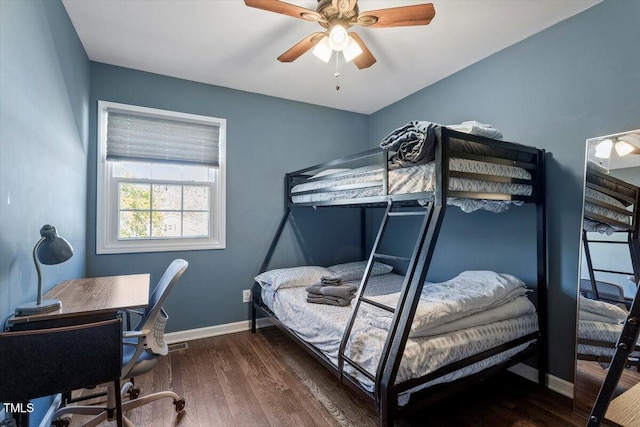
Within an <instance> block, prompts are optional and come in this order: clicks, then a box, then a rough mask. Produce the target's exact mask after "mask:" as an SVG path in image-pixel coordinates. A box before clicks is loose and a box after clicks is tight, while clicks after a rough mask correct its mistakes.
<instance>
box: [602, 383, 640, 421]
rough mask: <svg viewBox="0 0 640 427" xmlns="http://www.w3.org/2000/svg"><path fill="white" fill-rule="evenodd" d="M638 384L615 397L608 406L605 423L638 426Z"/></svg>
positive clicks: (639, 416)
mask: <svg viewBox="0 0 640 427" xmlns="http://www.w3.org/2000/svg"><path fill="white" fill-rule="evenodd" d="M638 405H640V383H638V384H636V385H635V386H633V387H631V388H630V389H629V390H627V391H625V392H624V393H622V394H621V395H620V396H618V397H616V398H615V399H613V400H612V401H611V403H610V404H609V409H607V414H606V415H605V417H604V418H605V421H606V422H610V423H613V425H616V426H623V427H637V426H640V411H638Z"/></svg>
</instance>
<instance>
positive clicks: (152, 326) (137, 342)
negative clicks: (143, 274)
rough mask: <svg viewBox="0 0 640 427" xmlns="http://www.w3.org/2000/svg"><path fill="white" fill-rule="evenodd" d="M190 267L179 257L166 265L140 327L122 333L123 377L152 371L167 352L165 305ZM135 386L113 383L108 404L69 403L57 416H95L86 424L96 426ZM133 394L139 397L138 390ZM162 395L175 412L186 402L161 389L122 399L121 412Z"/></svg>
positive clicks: (108, 396)
mask: <svg viewBox="0 0 640 427" xmlns="http://www.w3.org/2000/svg"><path fill="white" fill-rule="evenodd" d="M188 266H189V263H188V262H187V261H185V260H182V259H176V260H174V261H173V262H172V263H171V264H170V265H169V267H167V269H166V271H165V272H164V274H163V275H162V277H161V278H160V280H159V281H158V284H157V285H156V287H155V289H154V291H153V293H152V294H151V296H150V297H149V304H148V305H147V308H146V309H145V310H144V311H143V312H142V313H140V314H141V319H140V321H139V322H138V324H137V326H136V327H135V328H134V329H133V330H131V331H125V332H124V333H123V357H122V371H121V375H120V378H131V377H135V376H139V375H142V374H144V373H146V372H149V371H151V370H152V369H153V368H155V367H156V365H157V364H158V362H159V361H160V358H161V357H162V356H165V355H166V354H167V353H168V347H167V344H166V342H165V341H164V328H165V326H166V324H167V320H168V318H169V316H168V315H167V313H166V311H164V309H163V308H162V306H163V304H164V303H165V301H166V300H167V298H168V297H169V293H170V292H171V290H172V289H173V287H174V286H175V285H176V283H177V282H178V279H180V277H181V276H182V274H183V273H184V271H185V270H186V269H187V267H188ZM132 386H133V385H132V383H130V382H127V383H126V384H125V385H124V386H123V387H122V389H119V388H115V389H114V388H113V386H112V385H111V384H110V385H109V387H108V389H107V402H108V404H107V406H102V407H100V406H92V405H90V406H77V405H73V406H67V407H64V408H61V409H59V410H58V411H56V413H55V414H54V419H55V418H58V417H62V416H64V415H66V414H84V415H95V418H93V419H91V420H90V421H88V422H87V423H85V424H83V426H86V427H90V426H95V425H97V424H99V423H100V422H102V421H104V420H106V419H107V417H108V411H109V402H112V401H114V397H113V396H115V395H119V396H124V395H125V394H126V393H128V392H129V391H130V390H131V388H132ZM131 395H132V396H137V393H135V394H131ZM163 398H171V399H172V400H173V404H174V406H175V409H176V412H180V411H182V410H183V409H184V406H185V401H184V399H183V398H180V396H178V395H177V394H176V393H174V392H173V391H161V392H157V393H153V394H150V395H147V396H142V397H138V398H135V399H132V400H129V401H126V402H123V403H122V411H123V412H126V411H128V410H130V409H133V408H137V407H139V406H142V405H146V404H147V403H150V402H153V401H155V400H158V399H163ZM123 422H124V423H125V424H126V425H128V426H133V423H131V421H130V420H129V419H127V417H125V416H123Z"/></svg>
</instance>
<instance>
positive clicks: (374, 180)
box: [291, 158, 532, 212]
mask: <svg viewBox="0 0 640 427" xmlns="http://www.w3.org/2000/svg"><path fill="white" fill-rule="evenodd" d="M449 169H450V170H451V171H459V172H468V173H475V174H483V175H492V176H498V177H507V178H516V179H531V174H530V173H529V172H527V171H526V170H525V169H522V168H519V167H515V166H506V165H499V164H494V163H486V162H481V161H476V160H469V159H459V158H451V159H450V161H449ZM325 173H326V171H325ZM383 175H384V170H383V168H382V167H380V168H372V167H370V166H367V167H361V168H356V169H351V170H344V169H343V170H340V171H338V172H336V173H335V174H332V176H327V178H323V179H317V177H311V178H310V180H309V182H303V183H300V184H298V185H295V186H294V187H293V188H292V189H291V200H292V202H293V203H313V202H325V201H335V200H344V199H358V198H364V197H373V196H382V195H384V188H383V178H384V177H383ZM435 178H436V176H435V162H433V161H432V162H429V163H427V164H423V165H416V166H409V167H403V168H396V169H390V170H389V172H388V179H389V181H388V192H389V194H410V193H421V192H431V191H434V190H435V183H436V179H435ZM351 184H365V185H366V186H365V185H363V186H361V187H358V188H350V189H344V190H337V191H323V190H329V189H331V188H332V187H337V186H343V185H351ZM312 190H317V192H314V193H307V194H298V195H296V193H302V192H307V191H312ZM449 190H451V191H469V192H474V193H494V194H510V195H517V196H530V195H531V192H532V188H531V186H530V185H525V184H515V183H508V182H494V181H482V180H473V179H466V178H455V177H451V178H449ZM447 203H448V204H451V205H456V206H459V207H460V208H461V209H462V210H463V211H464V212H472V211H475V210H478V209H483V210H488V211H491V212H502V211H504V210H506V209H508V205H509V204H516V205H521V204H522V202H521V201H517V200H481V199H461V198H453V197H450V198H449V199H448V200H447Z"/></svg>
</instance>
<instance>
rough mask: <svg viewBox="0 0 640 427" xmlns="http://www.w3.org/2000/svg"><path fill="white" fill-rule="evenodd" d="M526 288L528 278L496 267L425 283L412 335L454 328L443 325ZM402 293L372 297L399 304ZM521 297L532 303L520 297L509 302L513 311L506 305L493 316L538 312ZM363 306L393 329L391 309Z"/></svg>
mask: <svg viewBox="0 0 640 427" xmlns="http://www.w3.org/2000/svg"><path fill="white" fill-rule="evenodd" d="M526 292H527V289H526V287H525V284H524V282H523V281H521V280H520V279H518V278H517V277H514V276H512V275H510V274H501V273H495V272H493V271H465V272H463V273H461V274H459V275H458V276H456V277H454V278H453V279H451V280H448V281H446V282H442V283H425V285H424V287H423V289H422V294H421V295H420V302H419V303H418V307H417V309H416V314H415V316H414V318H413V323H412V324H411V333H410V335H409V336H412V337H420V336H430V335H435V334H437V333H446V332H449V331H453V330H455V328H456V327H457V325H454V326H453V327H452V325H448V326H447V327H444V328H443V327H442V326H443V325H445V324H447V323H451V322H454V321H457V320H460V319H462V318H464V317H467V316H469V315H472V314H475V313H478V312H480V311H485V310H488V309H493V308H496V307H498V306H501V305H503V304H505V303H507V302H510V301H512V300H514V299H515V298H516V297H519V296H522V295H524V294H525V293H526ZM399 296H400V293H399V292H396V293H392V294H388V295H380V296H374V297H371V299H372V300H374V301H376V302H379V303H381V304H384V305H386V306H388V307H396V306H397V303H398V297H399ZM521 301H527V302H528V304H526V303H524V302H520V301H519V302H518V303H516V304H512V305H511V306H509V307H508V310H509V311H505V310H504V307H502V308H501V309H500V310H497V311H494V312H492V313H490V314H489V316H491V315H493V317H492V318H495V320H503V319H505V318H507V319H508V318H511V317H516V316H519V315H522V314H525V313H532V312H535V308H534V307H533V304H531V302H529V300H527V299H524V300H521ZM363 309H364V310H363V313H364V317H365V318H366V321H367V322H368V323H369V324H370V325H372V326H375V327H378V328H382V329H389V326H390V325H391V320H392V317H393V315H392V314H391V313H390V312H388V311H384V310H381V309H379V308H376V307H372V306H368V305H365V306H363ZM486 315H487V314H486V313H485V316H486ZM490 318H491V317H490ZM434 329H435V330H436V332H435V333H434V332H433V330H434ZM441 331H444V332H441Z"/></svg>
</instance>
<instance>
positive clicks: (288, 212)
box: [251, 174, 291, 333]
mask: <svg viewBox="0 0 640 427" xmlns="http://www.w3.org/2000/svg"><path fill="white" fill-rule="evenodd" d="M289 184H290V176H289V174H286V175H285V177H284V214H283V215H282V218H281V219H280V224H278V228H277V230H276V233H275V234H274V235H273V238H272V239H271V244H270V245H269V249H268V250H267V254H266V255H265V257H264V260H263V261H262V265H260V271H258V273H264V272H265V271H266V270H267V267H268V266H269V262H270V261H271V257H272V256H273V253H274V252H275V250H276V246H277V245H278V241H279V240H280V236H281V235H282V231H283V230H284V226H285V225H287V221H288V220H289V216H290V215H291V208H290V207H289ZM251 297H252V298H251V300H252V302H251V332H253V333H255V332H256V320H257V319H256V318H257V315H258V313H257V311H256V303H257V301H259V298H260V289H259V287H258V286H257V284H256V283H254V284H253V290H252V295H251Z"/></svg>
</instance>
